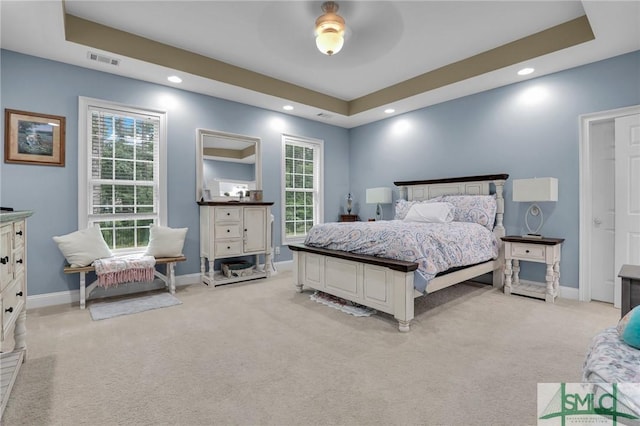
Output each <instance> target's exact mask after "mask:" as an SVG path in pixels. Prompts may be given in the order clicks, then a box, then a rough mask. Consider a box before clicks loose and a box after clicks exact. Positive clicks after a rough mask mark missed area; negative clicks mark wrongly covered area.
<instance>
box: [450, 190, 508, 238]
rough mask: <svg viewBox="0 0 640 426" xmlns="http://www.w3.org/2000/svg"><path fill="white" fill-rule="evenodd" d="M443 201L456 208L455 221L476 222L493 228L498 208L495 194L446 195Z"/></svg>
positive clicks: (489, 228) (490, 228)
mask: <svg viewBox="0 0 640 426" xmlns="http://www.w3.org/2000/svg"><path fill="white" fill-rule="evenodd" d="M441 201H443V202H447V203H451V204H453V205H454V207H455V208H456V211H455V213H454V216H453V221H454V222H474V223H477V224H480V225H482V226H484V227H485V228H487V229H488V230H490V231H492V230H493V225H494V223H495V221H496V212H497V210H498V203H497V202H496V196H495V195H444V196H442V199H441Z"/></svg>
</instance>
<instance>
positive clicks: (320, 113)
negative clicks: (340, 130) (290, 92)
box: [316, 112, 333, 119]
mask: <svg viewBox="0 0 640 426" xmlns="http://www.w3.org/2000/svg"><path fill="white" fill-rule="evenodd" d="M316 117H320V118H324V119H329V118H331V117H333V115H331V114H327V113H326V112H319V113H317V114H316Z"/></svg>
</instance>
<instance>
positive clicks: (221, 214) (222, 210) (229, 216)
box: [215, 207, 240, 223]
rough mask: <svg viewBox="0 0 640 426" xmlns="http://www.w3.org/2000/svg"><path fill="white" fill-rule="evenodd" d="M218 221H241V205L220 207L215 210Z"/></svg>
mask: <svg viewBox="0 0 640 426" xmlns="http://www.w3.org/2000/svg"><path fill="white" fill-rule="evenodd" d="M215 217H216V219H215V220H216V223H225V222H239V221H240V207H218V208H217V209H216V211H215Z"/></svg>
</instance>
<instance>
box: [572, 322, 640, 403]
mask: <svg viewBox="0 0 640 426" xmlns="http://www.w3.org/2000/svg"><path fill="white" fill-rule="evenodd" d="M582 381H583V382H603V383H624V382H634V383H640V349H635V348H632V347H631V346H629V345H627V344H626V343H624V341H623V340H622V339H621V338H620V335H619V334H618V330H616V327H609V328H607V329H605V330H603V331H602V332H601V333H599V334H598V335H597V336H595V337H594V338H593V340H592V341H591V345H590V346H589V350H588V352H587V356H586V359H585V361H584V366H583V369H582ZM638 406H640V395H638Z"/></svg>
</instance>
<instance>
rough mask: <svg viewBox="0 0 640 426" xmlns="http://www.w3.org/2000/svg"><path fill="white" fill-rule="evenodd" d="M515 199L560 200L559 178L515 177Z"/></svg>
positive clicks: (531, 200) (534, 200) (533, 200)
mask: <svg viewBox="0 0 640 426" xmlns="http://www.w3.org/2000/svg"><path fill="white" fill-rule="evenodd" d="M513 201H529V202H536V201H558V179H556V178H552V177H545V178H533V179H514V180H513Z"/></svg>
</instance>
